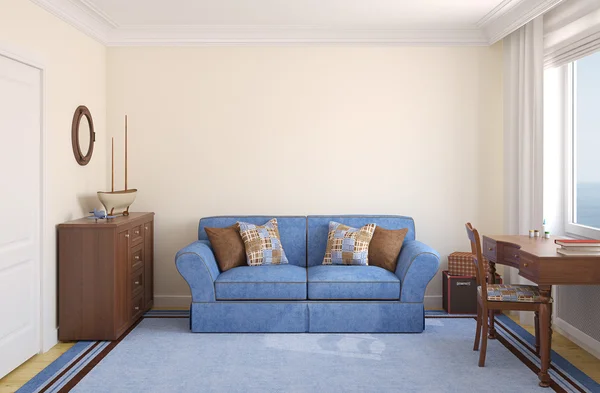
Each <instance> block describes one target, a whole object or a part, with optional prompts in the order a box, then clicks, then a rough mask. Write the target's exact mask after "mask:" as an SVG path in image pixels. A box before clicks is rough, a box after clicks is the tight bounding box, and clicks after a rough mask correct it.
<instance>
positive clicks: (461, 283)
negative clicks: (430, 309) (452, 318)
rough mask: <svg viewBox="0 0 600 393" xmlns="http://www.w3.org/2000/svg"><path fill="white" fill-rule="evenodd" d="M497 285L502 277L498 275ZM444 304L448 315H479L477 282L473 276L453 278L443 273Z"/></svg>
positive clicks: (500, 282)
mask: <svg viewBox="0 0 600 393" xmlns="http://www.w3.org/2000/svg"><path fill="white" fill-rule="evenodd" d="M496 283H498V284H502V277H500V275H498V274H496ZM442 290H443V293H442V303H443V307H444V310H445V311H446V312H447V313H448V314H477V280H476V279H475V277H473V276H453V275H450V274H449V272H448V271H447V270H444V271H443V272H442Z"/></svg>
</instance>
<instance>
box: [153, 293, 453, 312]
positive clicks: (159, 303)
mask: <svg viewBox="0 0 600 393" xmlns="http://www.w3.org/2000/svg"><path fill="white" fill-rule="evenodd" d="M191 302H192V297H191V296H189V295H154V306H155V307H189V306H190V303H191ZM424 303H425V308H426V309H428V310H439V309H441V308H442V295H427V296H425V301H424Z"/></svg>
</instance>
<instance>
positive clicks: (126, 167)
mask: <svg viewBox="0 0 600 393" xmlns="http://www.w3.org/2000/svg"><path fill="white" fill-rule="evenodd" d="M125 191H127V115H125Z"/></svg>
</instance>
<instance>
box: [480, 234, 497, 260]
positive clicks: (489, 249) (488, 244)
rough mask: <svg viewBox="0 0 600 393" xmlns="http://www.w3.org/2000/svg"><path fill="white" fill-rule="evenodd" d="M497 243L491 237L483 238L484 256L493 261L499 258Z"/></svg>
mask: <svg viewBox="0 0 600 393" xmlns="http://www.w3.org/2000/svg"><path fill="white" fill-rule="evenodd" d="M497 250H498V248H497V245H496V242H495V241H494V240H492V239H490V238H487V237H484V238H483V250H482V251H483V256H484V257H485V258H486V259H487V260H488V261H492V262H496V261H497V260H498V259H497Z"/></svg>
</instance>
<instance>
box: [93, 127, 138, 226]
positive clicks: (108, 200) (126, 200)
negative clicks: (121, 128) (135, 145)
mask: <svg viewBox="0 0 600 393" xmlns="http://www.w3.org/2000/svg"><path fill="white" fill-rule="evenodd" d="M111 149H112V156H111V182H110V184H111V187H110V192H104V191H98V199H100V202H101V203H102V205H104V208H105V209H106V212H107V213H108V214H109V215H111V216H112V215H116V214H123V215H124V216H128V215H129V206H131V204H132V203H133V201H135V197H136V196H137V189H135V188H132V189H127V116H125V189H124V190H121V191H115V138H114V137H113V138H112V146H111Z"/></svg>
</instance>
